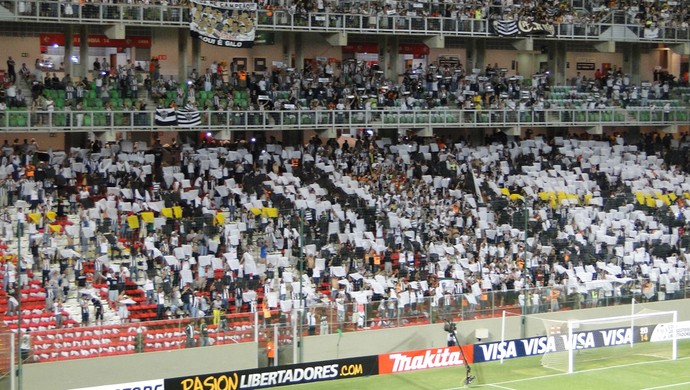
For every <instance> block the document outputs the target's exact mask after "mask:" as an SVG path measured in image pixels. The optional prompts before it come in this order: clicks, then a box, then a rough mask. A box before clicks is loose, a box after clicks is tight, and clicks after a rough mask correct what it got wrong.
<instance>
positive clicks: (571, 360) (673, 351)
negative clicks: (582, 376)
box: [568, 310, 678, 374]
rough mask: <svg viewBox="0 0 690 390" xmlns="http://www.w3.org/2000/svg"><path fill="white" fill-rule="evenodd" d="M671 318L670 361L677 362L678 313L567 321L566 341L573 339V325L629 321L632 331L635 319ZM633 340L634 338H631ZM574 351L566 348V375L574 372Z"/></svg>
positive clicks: (667, 312)
mask: <svg viewBox="0 0 690 390" xmlns="http://www.w3.org/2000/svg"><path fill="white" fill-rule="evenodd" d="M669 315H670V316H672V318H673V321H672V325H671V329H672V330H673V333H672V335H671V344H672V347H671V360H677V359H678V335H677V334H676V327H677V323H678V311H675V310H674V311H654V312H649V313H637V314H628V315H622V316H617V317H604V318H591V319H585V320H568V340H572V339H573V333H577V332H573V325H576V326H577V328H578V329H579V325H580V324H591V323H602V324H604V323H606V322H622V321H626V320H629V321H630V329H633V327H634V325H635V319H640V318H649V317H660V316H669ZM633 339H634V338H633ZM633 343H634V341H632V340H631V342H630V347H631V348H632V346H633ZM574 350H575V348H568V374H572V373H573V372H574V371H575V364H574V356H575V355H574Z"/></svg>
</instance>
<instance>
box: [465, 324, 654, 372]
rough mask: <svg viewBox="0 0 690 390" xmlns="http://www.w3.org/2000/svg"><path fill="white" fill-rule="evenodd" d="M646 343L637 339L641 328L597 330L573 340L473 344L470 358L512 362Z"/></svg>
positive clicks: (575, 335)
mask: <svg viewBox="0 0 690 390" xmlns="http://www.w3.org/2000/svg"><path fill="white" fill-rule="evenodd" d="M640 341H649V340H648V339H645V338H643V337H640V327H637V326H635V327H633V328H631V327H625V328H614V329H597V330H591V331H586V332H576V333H573V334H572V337H568V335H567V334H559V335H552V336H539V337H530V338H526V339H516V340H506V341H496V342H491V343H483V344H475V345H474V355H473V359H474V362H475V363H481V362H490V361H494V360H501V359H513V358H517V357H524V356H535V355H543V354H545V353H550V352H560V351H567V350H569V349H576V350H578V349H589V348H599V347H612V346H616V345H624V344H630V343H631V342H632V343H638V342H640Z"/></svg>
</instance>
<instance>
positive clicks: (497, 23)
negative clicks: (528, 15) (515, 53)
mask: <svg viewBox="0 0 690 390" xmlns="http://www.w3.org/2000/svg"><path fill="white" fill-rule="evenodd" d="M493 27H494V32H495V33H496V35H500V36H504V37H512V36H520V35H549V36H551V35H555V34H556V30H555V28H554V27H553V25H552V24H548V23H537V22H527V21H522V20H521V21H518V20H494V22H493Z"/></svg>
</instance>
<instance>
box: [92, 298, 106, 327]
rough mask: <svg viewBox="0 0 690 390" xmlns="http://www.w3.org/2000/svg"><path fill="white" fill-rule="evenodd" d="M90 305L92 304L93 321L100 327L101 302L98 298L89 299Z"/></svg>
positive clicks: (101, 318)
mask: <svg viewBox="0 0 690 390" xmlns="http://www.w3.org/2000/svg"><path fill="white" fill-rule="evenodd" d="M91 303H92V304H93V309H94V315H93V317H94V320H95V321H96V324H97V325H100V324H102V323H103V304H102V303H101V300H100V299H98V298H95V297H94V298H91Z"/></svg>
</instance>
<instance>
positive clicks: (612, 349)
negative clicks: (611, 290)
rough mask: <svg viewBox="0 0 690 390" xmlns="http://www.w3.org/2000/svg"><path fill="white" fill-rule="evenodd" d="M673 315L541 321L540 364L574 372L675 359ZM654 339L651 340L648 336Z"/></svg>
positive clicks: (637, 315)
mask: <svg viewBox="0 0 690 390" xmlns="http://www.w3.org/2000/svg"><path fill="white" fill-rule="evenodd" d="M677 317H678V315H677V312H675V311H658V312H657V311H650V312H645V313H638V314H630V315H625V316H618V317H607V318H595V319H588V320H567V321H554V320H543V321H544V325H545V327H546V336H545V337H544V339H543V340H540V341H541V342H542V343H543V344H544V348H543V350H544V354H543V355H542V359H541V363H542V365H543V366H544V367H548V368H552V369H555V370H559V371H563V372H568V373H573V372H575V370H587V369H592V368H601V367H610V366H615V365H626V364H640V363H644V362H651V361H656V360H675V359H676V358H677V342H676V322H677ZM652 335H654V336H652Z"/></svg>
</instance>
